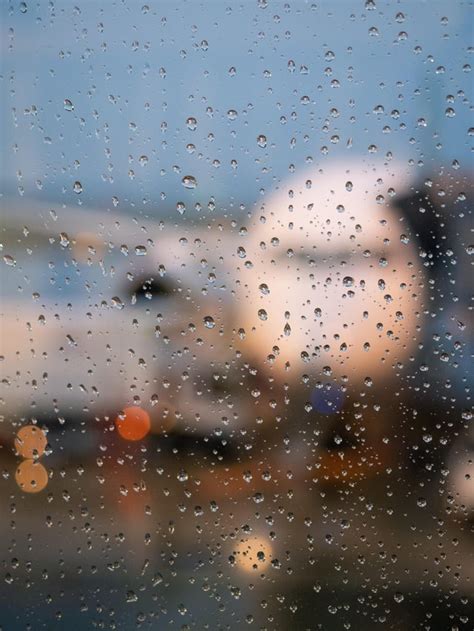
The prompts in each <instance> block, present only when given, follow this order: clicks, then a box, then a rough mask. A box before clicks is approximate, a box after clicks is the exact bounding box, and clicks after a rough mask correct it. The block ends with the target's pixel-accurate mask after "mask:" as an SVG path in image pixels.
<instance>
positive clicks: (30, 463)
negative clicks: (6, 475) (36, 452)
mask: <svg viewBox="0 0 474 631" xmlns="http://www.w3.org/2000/svg"><path fill="white" fill-rule="evenodd" d="M15 480H16V483H17V484H18V486H19V487H20V489H21V490H22V491H24V492H25V493H39V492H40V491H42V490H43V489H44V488H45V487H46V485H47V484H48V472H47V471H46V469H45V468H44V467H43V465H42V464H41V463H40V462H37V461H35V460H31V459H29V460H23V462H21V463H20V464H19V465H18V468H17V470H16V472H15Z"/></svg>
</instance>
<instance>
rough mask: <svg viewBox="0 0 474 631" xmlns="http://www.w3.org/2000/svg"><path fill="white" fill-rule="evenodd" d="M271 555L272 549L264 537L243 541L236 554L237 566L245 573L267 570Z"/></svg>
mask: <svg viewBox="0 0 474 631" xmlns="http://www.w3.org/2000/svg"><path fill="white" fill-rule="evenodd" d="M271 555H272V548H271V546H270V544H269V543H268V542H267V541H266V540H265V539H263V537H253V538H252V539H244V540H242V541H241V542H240V543H239V544H238V546H237V548H236V550H235V552H234V556H235V562H236V564H237V565H238V566H239V567H240V568H241V569H242V570H244V571H245V572H252V571H256V570H258V571H262V570H264V569H266V567H267V566H268V565H269V563H270V560H271Z"/></svg>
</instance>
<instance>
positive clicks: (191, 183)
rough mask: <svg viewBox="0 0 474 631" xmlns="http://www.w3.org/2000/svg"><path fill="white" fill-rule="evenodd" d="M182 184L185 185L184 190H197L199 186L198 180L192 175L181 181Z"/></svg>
mask: <svg viewBox="0 0 474 631" xmlns="http://www.w3.org/2000/svg"><path fill="white" fill-rule="evenodd" d="M181 183H182V184H183V186H184V188H196V186H197V180H196V178H195V177H194V176H192V175H185V176H184V177H183V179H182V180H181Z"/></svg>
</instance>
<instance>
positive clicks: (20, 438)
mask: <svg viewBox="0 0 474 631" xmlns="http://www.w3.org/2000/svg"><path fill="white" fill-rule="evenodd" d="M46 444H47V439H46V434H45V433H44V431H43V430H42V429H41V428H40V427H37V426H36V425H25V427H22V428H21V429H20V430H18V433H17V435H16V437H15V449H16V452H17V454H18V455H19V456H22V457H23V458H39V457H40V456H42V455H43V454H44V450H45V448H46Z"/></svg>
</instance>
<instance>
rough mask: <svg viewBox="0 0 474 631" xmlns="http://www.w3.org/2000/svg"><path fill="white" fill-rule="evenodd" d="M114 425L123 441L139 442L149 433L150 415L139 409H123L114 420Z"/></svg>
mask: <svg viewBox="0 0 474 631" xmlns="http://www.w3.org/2000/svg"><path fill="white" fill-rule="evenodd" d="M115 425H116V427H117V431H118V433H119V434H120V436H121V437H122V438H124V439H125V440H141V439H142V438H145V436H146V435H147V434H148V432H149V431H150V427H151V423H150V415H149V414H148V412H146V411H145V410H142V408H139V407H129V408H125V409H124V410H123V412H121V413H120V414H119V415H118V416H117V418H116V419H115Z"/></svg>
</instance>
